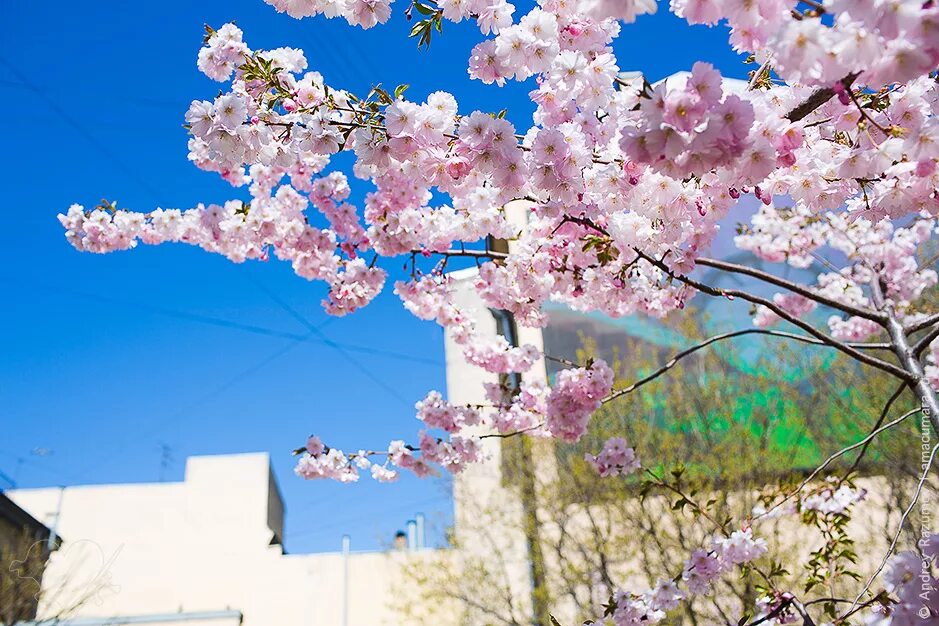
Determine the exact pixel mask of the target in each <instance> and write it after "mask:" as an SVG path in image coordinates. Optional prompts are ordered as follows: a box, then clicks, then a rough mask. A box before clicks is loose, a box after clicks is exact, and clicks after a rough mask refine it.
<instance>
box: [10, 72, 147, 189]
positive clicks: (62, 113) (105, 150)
mask: <svg viewBox="0 0 939 626" xmlns="http://www.w3.org/2000/svg"><path fill="white" fill-rule="evenodd" d="M0 64H2V65H4V66H6V68H7V69H8V70H10V72H11V73H12V74H13V76H15V77H16V79H17V80H19V81H20V83H22V86H23V87H25V88H26V89H28V90H29V91H32V92H33V93H34V94H36V96H38V97H39V99H40V100H42V101H43V102H45V103H46V105H47V106H48V107H49V108H50V109H52V111H53V112H54V113H55V114H56V115H58V116H59V117H60V118H61V119H62V121H64V122H65V123H66V124H68V125H69V126H71V127H72V129H73V130H74V131H75V132H76V133H78V134H79V135H81V136H82V137H83V138H84V139H85V140H86V141H87V142H88V143H90V144H91V145H92V146H94V147H95V148H97V149H98V151H99V152H101V154H103V155H104V156H106V157H107V158H108V159H110V160H111V161H113V162H114V164H115V165H116V166H117V167H118V168H119V169H120V170H121V171H123V172H124V174H126V175H127V176H128V177H130V178H131V179H133V180H134V182H136V183H137V184H138V185H140V187H141V189H143V190H144V191H146V192H147V193H148V194H150V196H151V197H152V198H153V199H154V200H155V201H157V202H159V198H160V193H159V192H158V191H157V190H156V188H154V187H153V186H152V185H151V184H150V183H149V182H147V181H146V180H144V179H143V178H142V177H141V176H139V175H138V174H137V172H135V171H134V170H132V169H131V168H130V167H128V166H127V164H126V163H124V161H123V160H122V159H121V158H120V157H119V156H118V155H117V154H115V153H114V152H113V151H112V150H111V149H110V148H109V147H108V146H107V145H106V144H104V143H103V142H101V141H100V140H99V139H98V138H97V137H95V135H94V134H93V133H91V132H90V131H89V130H88V129H87V128H85V127H84V125H82V124H81V123H80V122H79V121H78V120H76V119H75V118H74V117H72V115H71V114H70V113H69V112H68V111H66V110H65V109H64V108H62V107H61V106H60V105H59V103H58V102H56V101H55V100H54V99H53V98H51V97H49V95H47V94H46V92H44V91H43V90H42V89H40V88H39V87H37V86H36V85H35V84H34V83H33V82H32V81H30V80H29V77H27V76H26V75H25V74H24V73H23V72H21V71H20V70H19V69H17V67H16V66H15V65H13V64H12V63H11V62H10V61H8V60H6V59H5V58H3V57H2V56H0Z"/></svg>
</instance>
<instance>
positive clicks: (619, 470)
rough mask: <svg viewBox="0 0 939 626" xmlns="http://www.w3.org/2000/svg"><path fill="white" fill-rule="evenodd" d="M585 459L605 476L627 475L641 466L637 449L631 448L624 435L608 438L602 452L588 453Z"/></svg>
mask: <svg viewBox="0 0 939 626" xmlns="http://www.w3.org/2000/svg"><path fill="white" fill-rule="evenodd" d="M584 459H585V460H586V461H587V462H588V463H590V465H592V466H593V468H594V469H595V470H597V473H598V474H600V476H603V477H604V478H605V477H607V476H626V475H628V474H632V473H633V472H635V471H636V470H637V469H639V468H640V467H641V466H640V465H639V459H638V458H636V451H635V450H633V449H632V448H630V447H629V444H627V443H626V440H625V439H623V438H622V437H611V438H610V439H607V440H606V441H605V442H604V444H603V450H601V451H600V454H597V455H593V454H586V455H584Z"/></svg>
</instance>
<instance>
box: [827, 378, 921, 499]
mask: <svg viewBox="0 0 939 626" xmlns="http://www.w3.org/2000/svg"><path fill="white" fill-rule="evenodd" d="M904 389H906V383H900V386H899V387H897V390H896V391H894V392H893V395H892V396H890V399H889V400H887V404H885V405H884V408H883V410H882V411H881V412H880V417H878V418H877V423H875V424H874V427H873V428H871V432H872V433H873V432H876V431H877V429H878V428H880V426H881V424H883V423H884V420H885V419H887V414H888V413H889V412H890V407H892V406H893V403H894V402H896V401H897V398H899V397H900V395H901V394H902V393H903V390H904ZM868 436H870V435H869V434H868ZM871 441H872V440H871V439H868V440H867V441H865V442H864V446H863V447H862V448H861V451H860V452H858V455H857V458H856V459H854V463H852V464H851V467H850V469H848V471H847V473H846V474H845V478H847V477H848V476H849V475H850V474H851V473H852V472H854V470H856V469H857V468H858V467H859V466H860V465H861V459H863V458H864V455H865V454H866V453H867V448H868V447H869V446H870V445H871ZM843 480H844V479H842V481H843Z"/></svg>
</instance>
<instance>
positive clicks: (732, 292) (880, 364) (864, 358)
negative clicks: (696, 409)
mask: <svg viewBox="0 0 939 626" xmlns="http://www.w3.org/2000/svg"><path fill="white" fill-rule="evenodd" d="M634 250H635V251H636V254H638V255H639V256H640V258H642V259H645V260H646V261H648V262H649V263H651V264H652V265H654V266H655V267H657V268H659V269H660V270H662V271H663V272H665V273H666V274H667V275H668V276H670V277H671V278H673V279H675V280H678V281H680V282H682V283H684V284H686V285H688V286H689V287H694V288H695V289H697V290H698V291H700V292H702V293H706V294H708V295H711V296H719V297H724V298H727V297H729V298H740V299H742V300H746V301H747V302H751V303H753V304H760V305H763V306H765V307H766V308H767V309H769V310H770V311H772V312H773V313H775V314H776V315H778V316H779V317H781V318H782V319H784V320H786V321H787V322H789V323H791V324H793V325H794V326H797V327H799V328H801V329H802V330H804V331H805V332H807V333H809V334H810V335H812V336H813V337H815V338H816V339H819V340H821V341H823V342H824V343H826V344H828V345H830V346H832V347H834V348H837V349H838V350H840V351H841V352H844V353H845V354H847V355H848V356H851V357H853V358H854V359H856V360H857V361H860V362H861V363H864V364H866V365H870V366H871V367H876V368H877V369H880V370H883V371H885V372H888V373H890V374H893V375H894V376H896V377H897V378H899V379H900V380H905V381H908V382H916V377H915V376H914V375H913V374H911V373H910V372H909V371H907V370H905V369H903V368H900V367H897V366H896V365H894V364H893V363H889V362H887V361H884V360H882V359H878V358H876V357H873V356H870V355H868V354H864V353H863V352H861V351H859V350H858V349H856V348H853V347H851V346H850V345H848V344H846V343H844V342H842V341H839V340H837V339H835V338H834V337H829V336H828V335H826V334H825V333H823V332H822V331H820V330H818V329H817V328H815V327H814V326H812V325H811V324H808V323H806V322H803V321H802V320H800V319H799V318H798V317H796V316H794V315H792V314H791V313H789V312H788V311H786V310H785V309H783V308H782V307H780V306H779V305H778V304H776V303H775V302H773V301H772V300H768V299H766V298H763V297H760V296H756V295H754V294H751V293H749V292H746V291H741V290H739V289H719V288H716V287H711V286H710V285H706V284H704V283H702V282H701V281H698V280H695V279H693V278H689V277H687V276H683V275H679V274H676V273H675V272H673V271H672V270H671V269H669V267H668V266H667V265H665V263H664V262H663V261H660V260H658V259H656V258H654V257H651V256H649V255H648V254H646V253H645V252H643V251H641V250H639V249H638V248H634Z"/></svg>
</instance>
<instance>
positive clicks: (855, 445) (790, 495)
mask: <svg viewBox="0 0 939 626" xmlns="http://www.w3.org/2000/svg"><path fill="white" fill-rule="evenodd" d="M920 411H922V409H921V408H916V409H913V410H912V411H910V412H909V413H906V414H904V415H902V416H901V417H898V418H897V419H895V420H893V421H892V422H888V423H887V424H884V425H883V426H881V427H880V428H877V429H875V430H873V431H871V433H870V434H869V435H867V437H864V439H861V440H860V441H858V442H856V443H853V444H851V445H850V446H848V447H847V448H842V449H841V450H838V451H837V452H835V453H834V454H832V455H831V456H830V457H828V458H827V459H825V462H824V463H822V464H821V465H819V466H818V467H816V468H815V469H814V470H812V473H811V474H809V475H808V477H806V478H805V480H803V481H802V482H801V483H799V486H798V487H796V488H795V489H793V490H792V491H790V492H789V493H788V494H786V496H785V497H784V498H783V499H782V500H780V501H779V502H777V503H776V504H774V505H773V506H771V507H770V508H769V509H767V510H766V511H765V512H763V513H761V514H760V515H757V516H756V517H755V518H754V519H760V518H761V517H766V516H767V515H769V514H770V513H772V512H773V511H775V510H776V509H778V508H779V507H781V506H782V505H783V504H785V503H786V502H788V501H789V500H791V499H792V498H793V496H795V495H796V494H798V493H799V492H800V491H802V490H803V489H804V488H805V486H806V485H807V484H809V483H810V482H812V481H813V480H815V478H816V477H817V476H818V475H819V474H821V473H822V470H824V469H825V468H826V467H828V466H829V465H830V464H831V462H832V461H834V460H835V459H837V458H838V457H840V456H843V455H845V454H847V453H848V452H851V450H854V449H856V448H859V447H861V446H863V445H864V444H865V443H867V442H868V441H870V440H872V439H873V438H874V437H876V436H877V435H879V434H880V433H882V432H884V431H885V430H887V429H889V428H893V427H894V426H896V425H897V424H899V423H900V422H902V421H903V420H905V419H907V418H908V417H910V416H911V415H915V414H916V413H919V412H920Z"/></svg>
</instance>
